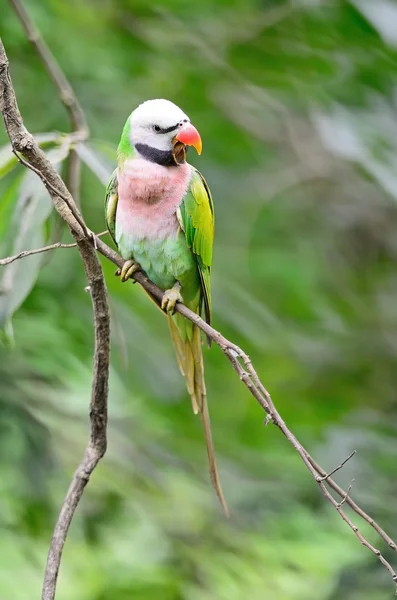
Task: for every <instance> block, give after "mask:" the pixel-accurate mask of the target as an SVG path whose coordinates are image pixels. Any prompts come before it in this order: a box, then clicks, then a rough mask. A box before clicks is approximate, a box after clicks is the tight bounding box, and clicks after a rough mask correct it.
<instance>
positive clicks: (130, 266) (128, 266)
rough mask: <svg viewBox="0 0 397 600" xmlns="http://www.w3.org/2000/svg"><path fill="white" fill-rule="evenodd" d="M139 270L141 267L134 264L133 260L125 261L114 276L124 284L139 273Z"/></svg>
mask: <svg viewBox="0 0 397 600" xmlns="http://www.w3.org/2000/svg"><path fill="white" fill-rule="evenodd" d="M140 268H141V266H140V265H139V264H138V263H137V262H135V260H132V259H131V260H126V261H125V263H124V264H123V266H122V268H121V269H117V271H116V273H115V275H117V276H118V277H120V279H121V281H122V282H123V283H124V282H125V281H128V279H130V277H132V275H133V274H134V273H136V271H139V269H140Z"/></svg>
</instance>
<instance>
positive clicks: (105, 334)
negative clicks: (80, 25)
mask: <svg viewBox="0 0 397 600" xmlns="http://www.w3.org/2000/svg"><path fill="white" fill-rule="evenodd" d="M0 111H1V112H2V115H3V120H4V124H5V128H6V131H7V134H8V137H9V139H10V142H11V145H12V148H13V151H14V152H17V153H20V154H21V155H22V156H23V157H24V159H25V161H27V162H28V163H29V166H30V167H33V170H35V171H36V172H39V174H40V177H41V178H42V180H43V182H44V184H45V186H46V188H47V190H48V193H49V194H50V196H51V199H52V201H53V203H54V206H55V208H56V210H57V211H58V213H59V214H60V216H61V217H62V218H63V219H64V220H65V221H66V223H67V224H68V226H69V229H70V231H71V233H72V235H73V237H74V239H75V241H76V244H77V246H78V249H79V252H80V256H81V259H82V261H83V264H84V269H85V272H86V276H87V280H88V284H89V288H90V293H91V299H92V304H93V311H94V327H95V351H94V369H93V382H92V392H91V403H90V427H91V434H90V440H89V442H88V445H87V448H86V450H85V452H84V456H83V459H82V461H81V463H80V465H79V466H78V468H77V470H76V472H75V474H74V476H73V480H72V483H71V485H70V487H69V490H68V492H67V494H66V497H65V500H64V503H63V505H62V508H61V512H60V514H59V517H58V520H57V523H56V525H55V529H54V533H53V536H52V540H51V545H50V549H49V553H48V558H47V565H46V570H45V577H44V585H43V591H42V600H53V598H54V597H55V590H56V582H57V577H58V570H59V566H60V562H61V557H62V551H63V546H64V544H65V540H66V537H67V533H68V530H69V526H70V523H71V521H72V518H73V515H74V512H75V510H76V508H77V505H78V503H79V500H80V498H81V495H82V493H83V491H84V488H85V486H86V485H87V482H88V480H89V477H90V475H91V473H92V472H93V470H94V469H95V467H96V465H97V464H98V462H99V460H100V459H101V458H102V456H103V455H104V453H105V451H106V425H107V396H108V377H109V351H110V344H109V338H110V325H109V307H108V300H107V292H106V287H105V282H104V278H103V273H102V268H101V265H100V263H99V260H98V257H97V254H96V252H95V247H94V245H93V244H92V243H91V241H90V236H87V235H86V232H87V231H88V230H87V229H86V227H85V225H84V222H82V218H81V216H80V214H79V211H78V209H77V207H76V205H75V202H74V200H73V198H72V196H71V195H70V193H69V191H68V190H67V188H66V186H65V184H64V182H63V181H62V179H61V177H60V176H59V175H58V173H57V171H56V170H55V169H54V167H53V165H52V164H51V163H50V161H49V160H48V158H47V157H46V155H45V154H44V152H43V151H42V150H41V149H40V147H39V146H38V144H37V143H36V142H35V140H34V138H33V136H32V135H31V134H30V133H29V132H28V131H27V129H26V128H25V126H24V124H23V120H22V116H21V113H20V111H19V108H18V105H17V101H16V98H15V92H14V88H13V85H12V82H11V78H10V75H9V69H8V60H7V56H6V53H5V50H4V47H3V45H2V43H1V41H0ZM75 215H77V216H78V217H79V218H78V219H77V218H76V216H75ZM81 223H82V224H81ZM82 225H83V226H82ZM95 239H97V238H95Z"/></svg>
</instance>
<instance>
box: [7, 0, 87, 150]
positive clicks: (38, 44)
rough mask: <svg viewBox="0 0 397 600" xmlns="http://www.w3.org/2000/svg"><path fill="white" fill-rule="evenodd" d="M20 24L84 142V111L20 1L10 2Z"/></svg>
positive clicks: (85, 136) (85, 132)
mask: <svg viewBox="0 0 397 600" xmlns="http://www.w3.org/2000/svg"><path fill="white" fill-rule="evenodd" d="M10 2H11V5H12V7H13V8H14V10H15V12H16V14H17V16H18V18H19V20H20V22H21V23H22V25H23V27H24V29H25V31H26V35H27V37H28V40H29V42H30V43H31V44H32V46H33V47H34V49H35V50H36V52H37V54H38V55H39V57H40V59H41V61H42V63H43V65H44V67H45V69H46V71H47V73H48V75H49V76H50V78H51V79H52V81H53V83H54V85H55V87H56V88H57V90H58V94H59V97H60V99H61V101H62V104H63V105H64V106H65V108H66V110H67V111H68V113H69V116H70V120H71V122H72V126H73V129H74V130H75V131H76V132H79V134H80V136H79V138H80V139H81V140H84V139H86V138H87V137H88V134H89V130H88V126H87V123H86V119H85V115H84V111H83V109H82V108H81V106H80V104H79V102H78V100H77V98H76V95H75V93H74V91H73V89H72V86H71V85H70V83H69V81H68V80H67V79H66V77H65V75H64V73H63V71H62V69H61V68H60V66H59V65H58V63H57V61H56V60H55V58H54V56H53V54H52V52H51V51H50V49H49V48H48V46H47V44H46V43H45V41H44V40H43V38H42V37H41V35H40V32H39V31H38V29H37V28H36V27H35V25H34V23H33V21H32V20H31V18H30V16H29V13H28V11H27V10H26V8H25V6H24V5H23V3H22V2H21V0H10Z"/></svg>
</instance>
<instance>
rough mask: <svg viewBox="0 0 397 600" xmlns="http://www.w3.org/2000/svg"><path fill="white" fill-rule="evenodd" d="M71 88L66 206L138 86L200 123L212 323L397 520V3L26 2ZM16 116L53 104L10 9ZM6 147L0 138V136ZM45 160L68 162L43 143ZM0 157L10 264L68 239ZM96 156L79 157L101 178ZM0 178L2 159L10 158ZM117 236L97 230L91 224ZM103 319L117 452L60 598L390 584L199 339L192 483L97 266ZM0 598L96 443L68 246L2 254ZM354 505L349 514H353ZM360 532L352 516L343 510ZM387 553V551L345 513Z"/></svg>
mask: <svg viewBox="0 0 397 600" xmlns="http://www.w3.org/2000/svg"><path fill="white" fill-rule="evenodd" d="M27 7H28V8H29V10H30V12H31V15H32V17H33V18H34V20H35V22H36V24H37V26H38V27H39V29H40V31H41V32H42V34H43V35H44V37H45V39H46V41H47V42H48V44H49V46H50V48H51V49H52V51H53V53H54V54H55V56H56V58H57V60H58V61H59V63H60V65H61V66H62V68H63V69H64V71H65V73H66V74H67V76H68V78H69V79H70V81H71V83H72V85H73V87H74V89H75V91H76V94H77V96H78V98H79V99H80V101H81V104H82V105H83V107H84V109H85V111H86V114H87V119H88V122H89V125H90V128H91V134H92V138H91V141H90V142H89V144H88V145H87V147H86V154H87V156H86V162H87V163H90V165H91V166H90V168H89V167H87V166H84V168H83V172H82V190H81V204H82V211H83V214H84V216H85V218H86V221H87V223H88V225H89V227H90V228H91V229H93V230H95V231H97V232H99V231H102V230H103V229H104V228H105V225H104V216H103V197H104V186H103V183H101V181H99V179H98V177H97V176H96V174H97V175H98V174H99V175H100V176H101V177H102V179H104V178H105V176H104V173H106V171H107V170H110V169H111V168H113V166H114V164H115V148H116V144H117V142H118V138H119V136H120V133H121V129H122V126H123V124H124V122H125V120H126V118H127V116H128V114H129V113H130V112H131V111H132V110H133V108H134V107H135V106H136V105H137V104H138V103H140V102H142V101H144V100H146V99H148V98H155V97H165V98H168V99H170V100H172V101H174V102H176V103H177V104H178V105H180V106H181V108H182V109H183V110H184V111H185V112H187V113H188V115H189V116H190V118H191V120H192V122H193V123H194V124H195V125H196V126H197V128H198V129H199V131H200V133H201V136H202V138H203V142H204V152H203V154H202V156H201V157H198V156H196V155H194V153H191V154H189V156H190V160H191V162H192V163H193V164H194V165H195V166H197V167H198V168H199V169H200V170H201V171H202V172H203V173H204V175H205V177H206V178H207V180H208V182H209V185H210V186H211V189H212V192H213V196H214V201H215V207H216V241H215V263H214V270H213V293H214V324H215V327H216V328H218V329H220V330H221V331H222V332H223V333H224V334H225V335H226V336H227V337H229V338H230V339H232V340H233V341H235V342H236V343H238V344H239V345H241V346H242V347H243V348H244V349H245V350H246V351H247V352H248V353H249V354H250V356H251V357H252V359H253V361H254V364H255V365H256V367H257V370H258V372H259V373H260V375H261V377H262V379H263V381H264V383H265V384H266V386H267V387H268V389H269V390H270V391H271V393H272V395H273V399H274V401H275V403H276V405H277V407H278V409H279V410H280V412H281V414H282V416H283V417H284V418H285V420H286V422H287V424H288V425H289V426H290V428H291V429H292V430H293V431H294V433H295V434H296V435H297V436H298V438H299V440H300V441H301V442H302V443H303V444H304V445H305V446H306V447H307V448H308V449H309V450H310V451H311V453H312V454H313V455H314V457H315V458H316V459H317V460H318V461H319V462H320V463H321V464H322V466H323V467H324V468H326V469H328V470H330V469H331V468H333V467H334V466H336V465H337V464H339V463H340V462H341V460H343V459H344V458H345V457H346V456H347V455H348V454H349V453H350V452H351V451H352V450H353V449H357V451H358V454H357V455H356V457H355V458H354V459H353V460H351V461H350V462H349V463H348V464H347V465H346V467H345V468H344V469H343V471H341V472H340V473H338V474H337V476H336V478H337V480H338V482H340V483H341V484H342V485H344V486H346V487H347V486H348V485H349V482H350V481H351V479H352V478H353V477H354V478H355V482H354V484H353V491H352V495H353V497H354V498H355V499H356V500H357V501H358V502H359V503H360V504H362V505H363V507H364V508H365V509H366V510H367V511H368V512H369V513H370V514H371V515H372V516H374V517H375V518H376V519H377V520H378V521H379V522H380V523H381V525H382V526H383V527H384V528H385V529H386V530H387V531H388V533H389V534H390V535H391V536H392V537H394V538H396V537H397V513H396V495H397V478H396V465H397V460H396V457H397V401H396V398H397V396H396V388H397V368H396V366H397V302H396V297H397V264H396V260H397V204H396V202H397V4H396V2H394V1H392V0H376V1H375V0H351V1H350V2H348V1H344V0H324V1H322V0H291V1H282V0H273V1H270V0H269V1H266V0H256V1H254V0H229V1H226V0H222V1H221V0H201V2H181V1H180V0H162V1H160V0H154V1H153V2H150V3H148V2H146V1H143V0H113V1H111V0H69V1H68V2H63V1H62V0H29V2H27ZM0 8H1V17H0V18H1V23H0V31H1V34H2V37H3V41H4V44H5V47H6V50H7V52H8V56H9V59H10V63H11V74H12V77H13V81H14V85H15V88H16V92H17V95H18V101H19V105H20V108H21V111H22V114H23V115H24V119H25V123H26V126H27V127H28V128H29V130H30V131H32V132H33V133H43V132H53V131H61V132H65V131H68V129H69V123H68V117H67V114H66V113H65V110H64V108H63V106H62V105H61V103H60V102H59V100H58V97H57V94H56V92H55V91H54V88H53V86H52V84H51V82H50V81H49V79H48V77H47V75H46V73H45V72H44V70H43V67H42V64H41V63H40V61H39V59H38V58H37V56H36V55H35V53H34V51H33V49H32V48H31V47H30V45H29V43H28V42H27V40H26V37H25V35H24V33H23V32H22V29H21V26H20V24H19V22H18V21H17V19H16V17H15V15H14V13H13V12H12V10H11V9H10V6H9V4H8V3H7V2H6V0H0ZM0 129H1V131H0V143H1V145H3V144H6V141H7V138H6V136H5V133H4V131H3V129H2V128H0ZM49 151H50V152H51V153H52V154H51V156H52V158H53V160H54V161H55V162H56V163H57V165H58V167H59V169H60V170H61V172H62V173H65V171H66V169H67V161H68V158H67V156H65V155H64V154H62V151H61V150H60V149H59V145H56V144H55V147H54V148H51V145H50V147H49ZM12 166H14V165H13V164H12V162H10V154H9V152H8V150H3V151H0V174H2V175H4V177H3V178H2V179H1V181H0V194H1V202H0V242H1V243H0V247H1V256H7V255H9V254H13V253H16V252H18V251H19V250H21V249H24V248H33V247H37V246H40V245H41V244H42V243H46V241H56V240H57V239H59V238H60V237H62V239H63V240H64V241H69V240H70V236H69V235H68V233H67V231H65V230H64V229H62V226H61V225H60V223H59V222H58V220H57V218H56V216H55V215H54V214H53V212H52V210H51V205H50V202H49V200H48V198H47V197H46V194H45V192H44V191H43V189H42V186H41V184H40V182H38V181H36V179H35V177H34V176H33V175H30V174H27V172H26V171H25V170H24V169H23V168H22V167H20V166H15V167H14V168H13V169H12V170H10V169H11V167H12ZM93 170H94V171H95V172H96V174H95V173H94V172H93ZM6 171H9V172H8V173H7V174H6ZM105 239H106V241H108V242H109V243H110V241H109V239H108V238H105ZM103 266H104V270H105V275H106V281H107V285H108V289H109V295H110V300H111V311H112V357H111V377H110V396H109V407H110V422H109V448H108V452H107V454H106V457H105V458H104V460H103V461H102V462H101V463H100V465H99V467H98V469H97V470H96V471H95V473H94V476H93V477H92V480H91V482H90V484H89V486H88V488H87V489H86V492H85V495H84V498H83V500H82V503H81V505H80V507H79V509H78V512H77V513H76V515H75V519H74V521H73V524H72V527H71V531H70V534H69V537H68V540H67V543H66V546H65V551H64V556H63V562H62V567H61V572H60V577H59V587H58V594H57V599H59V600H72V599H73V600H129V599H130V598H139V599H141V600H154V599H158V598H161V599H162V600H209V599H211V600H212V599H213V600H215V599H216V600H240V599H241V598H250V599H252V600H259V599H264V598H266V600H287V599H288V600H290V599H291V600H339V599H349V600H358V599H362V598H365V600H382V599H386V598H392V597H393V592H394V590H393V584H392V581H391V578H390V576H389V574H388V573H387V571H386V570H385V569H383V567H382V566H381V565H380V563H378V562H377V560H376V558H375V557H374V556H373V555H371V554H370V553H369V552H368V551H367V550H366V549H365V548H363V547H361V546H360V544H359V543H358V541H357V540H356V539H355V537H354V535H353V534H352V532H351V531H350V530H349V529H348V528H347V526H346V525H345V524H344V523H343V522H342V520H341V519H340V518H339V516H338V515H337V513H336V511H335V510H334V509H333V508H332V507H331V506H330V505H329V504H327V503H326V501H325V500H324V499H323V498H322V496H321V495H320V493H319V490H318V488H317V486H316V484H315V483H314V481H313V480H312V478H311V476H310V475H309V473H308V472H307V471H306V469H305V467H304V465H303V464H302V462H301V461H300V459H299V457H298V456H297V455H296V454H295V452H294V451H293V449H292V447H290V446H289V445H288V443H287V441H286V440H285V439H283V437H282V435H281V434H280V433H279V432H278V431H277V430H276V428H275V427H272V426H268V427H267V428H265V427H264V425H263V420H264V414H263V412H262V411H261V409H260V408H259V406H258V405H257V404H256V403H255V401H254V400H253V398H252V397H251V396H249V394H248V392H247V390H246V389H245V388H244V386H243V385H241V384H240V383H239V381H238V379H237V378H236V376H235V374H234V373H233V371H232V370H231V368H230V365H229V363H228V362H227V361H226V359H225V358H224V356H223V355H222V354H221V352H220V351H219V349H217V348H213V349H211V350H210V351H208V350H205V364H206V380H207V389H208V396H209V402H210V410H211V415H212V424H213V431H214V437H215V444H216V448H217V456H218V463H219V467H220V472H221V477H222V481H223V485H224V489H225V493H226V496H227V498H228V501H229V505H230V508H231V513H232V517H231V519H230V521H228V522H226V521H225V519H224V518H223V517H222V515H221V511H220V509H219V506H218V504H217V500H216V498H215V495H214V493H213V492H212V489H211V486H210V484H209V481H208V474H207V462H206V455H205V449H204V442H203V436H202V432H201V426H200V421H199V420H198V419H195V418H194V417H193V415H192V413H191V408H190V402H189V400H188V398H187V394H186V392H185V387H184V382H183V380H182V378H181V376H180V374H179V372H178V370H177V367H176V361H175V358H174V354H173V350H172V346H171V342H170V340H169V336H168V330H167V324H166V320H165V319H164V318H163V317H162V315H161V314H160V313H158V311H156V310H155V308H154V307H153V306H152V304H151V303H150V302H149V301H148V300H147V299H146V297H145V295H144V294H143V292H142V290H141V289H139V286H133V285H121V284H120V282H119V281H118V279H117V278H116V277H114V274H113V273H114V266H113V265H111V264H109V263H107V262H106V261H103ZM0 278H1V279H0V286H1V290H2V294H1V296H0V319H1V325H2V327H3V333H2V338H1V339H2V343H1V346H0V589H1V597H2V598H4V599H5V600H6V599H7V600H11V599H12V600H30V599H31V598H38V597H39V595H40V589H41V581H42V574H43V569H44V564H45V558H46V553H47V549H48V544H49V540H50V536H51V532H52V527H53V525H54V521H55V519H56V516H57V513H58V509H59V507H60V504H61V502H62V499H63V496H64V494H65V491H66V489H67V487H68V484H69V481H70V478H71V475H72V473H73V470H74V468H75V467H76V465H77V463H78V461H79V460H80V457H81V455H82V452H83V449H84V446H85V443H86V440H87V435H88V433H87V432H88V417H87V412H88V410H87V407H88V402H89V396H90V384H91V362H92V349H93V332H92V317H91V302H90V298H89V295H88V294H87V293H85V292H84V287H85V285H86V280H85V276H84V272H83V269H82V266H81V262H80V258H79V256H78V253H77V251H76V250H75V249H69V250H65V249H62V250H57V251H56V252H55V253H53V254H52V255H51V256H50V255H49V254H46V255H39V256H37V257H30V258H28V259H25V260H23V261H17V262H16V263H13V264H12V265H9V266H8V267H1V271H0ZM353 520H355V521H357V519H356V518H355V517H354V519H353ZM357 524H359V523H357ZM362 530H363V532H364V533H366V534H367V535H368V537H369V539H370V540H371V541H372V542H374V543H375V544H376V545H378V546H379V548H380V549H381V550H382V551H383V552H384V553H385V556H386V557H388V558H389V559H390V560H391V561H394V564H396V555H395V554H392V553H391V551H388V549H387V548H385V544H383V543H381V541H379V540H378V538H377V537H376V536H375V535H374V532H372V531H368V530H367V529H366V528H365V527H364V526H363V527H362Z"/></svg>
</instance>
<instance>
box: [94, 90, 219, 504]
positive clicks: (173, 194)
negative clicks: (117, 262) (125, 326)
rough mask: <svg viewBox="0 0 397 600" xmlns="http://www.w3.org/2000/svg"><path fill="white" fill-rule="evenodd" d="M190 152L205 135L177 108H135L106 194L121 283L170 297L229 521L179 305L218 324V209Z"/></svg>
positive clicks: (195, 333)
mask: <svg viewBox="0 0 397 600" xmlns="http://www.w3.org/2000/svg"><path fill="white" fill-rule="evenodd" d="M189 146H192V147H194V148H195V150H196V151H197V153H198V154H201V150H202V141H201V137H200V134H199V133H198V131H197V129H196V128H195V127H194V126H193V125H192V123H191V122H190V119H189V117H188V116H187V115H186V114H185V113H184V112H183V111H182V110H181V109H180V108H179V107H178V106H177V105H176V104H174V103H173V102H171V101H169V100H165V99H155V100H147V101H146V102H143V103H142V104H140V105H139V106H138V107H137V108H135V110H133V112H132V113H131V115H130V116H129V117H128V119H127V122H126V123H125V126H124V128H123V131H122V135H121V139H120V143H119V146H118V149H117V168H116V169H115V171H114V172H113V174H112V176H111V178H110V181H109V183H108V186H107V188H106V196H105V217H106V224H107V227H108V230H109V233H110V235H111V236H112V238H113V241H114V243H115V244H116V246H117V248H118V250H119V252H120V254H121V256H122V258H123V259H124V261H125V262H124V264H123V267H122V269H119V270H118V271H117V272H116V274H117V275H120V279H121V281H123V282H125V281H127V280H128V279H129V278H130V277H131V276H132V275H133V274H134V273H135V272H136V271H137V270H139V269H140V270H142V271H143V272H144V273H145V274H146V275H147V276H148V278H149V279H150V280H151V281H153V282H154V283H155V284H156V285H157V286H159V287H160V288H161V289H162V290H164V295H163V298H162V301H161V303H160V302H158V300H157V299H156V298H154V297H153V296H151V299H152V300H153V301H154V302H155V303H156V304H157V306H158V308H160V309H161V310H162V311H163V312H164V313H165V314H166V315H167V318H168V324H169V329H170V333H171V339H172V342H173V345H174V348H175V353H176V358H177V362H178V365H179V369H180V371H181V373H182V375H183V376H184V378H185V382H186V387H187V391H188V393H189V395H190V398H191V403H192V409H193V412H194V414H200V416H201V420H202V424H203V430H204V437H205V441H206V447H207V454H208V463H209V471H210V479H211V483H212V485H213V487H214V489H215V491H216V494H217V496H218V499H219V501H220V504H221V506H222V508H223V511H224V513H225V514H226V516H228V515H229V512H228V507H227V504H226V500H225V497H224V494H223V490H222V486H221V482H220V477H219V473H218V469H217V465H216V461H215V452H214V444H213V440H212V433H211V424H210V417H209V412H208V404H207V395H206V387H205V381H204V364H203V354H202V342H201V335H200V330H199V328H198V327H197V325H195V324H193V323H192V322H191V321H189V320H187V319H185V318H184V317H183V316H182V315H180V314H178V313H175V305H176V303H177V302H183V303H184V304H185V305H186V306H187V307H188V308H189V309H190V310H192V311H193V312H195V313H196V314H198V315H202V314H203V315H204V318H205V320H206V322H207V323H209V324H211V281H210V276H211V265H212V249H213V241H214V205H213V200H212V196H211V192H210V189H209V187H208V185H207V182H206V181H205V179H204V177H203V175H202V174H201V173H200V172H199V171H198V170H197V169H196V168H195V167H193V166H192V165H190V164H189V163H188V162H186V153H187V150H188V147H189ZM148 295H149V296H150V294H148Z"/></svg>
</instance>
